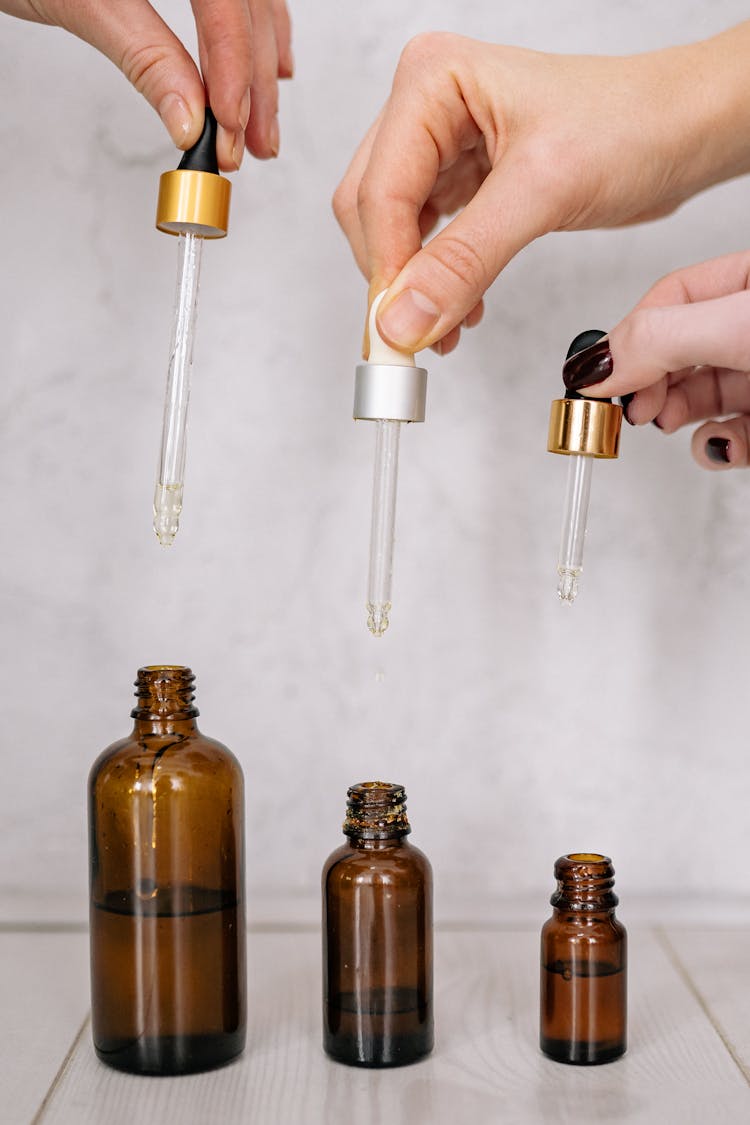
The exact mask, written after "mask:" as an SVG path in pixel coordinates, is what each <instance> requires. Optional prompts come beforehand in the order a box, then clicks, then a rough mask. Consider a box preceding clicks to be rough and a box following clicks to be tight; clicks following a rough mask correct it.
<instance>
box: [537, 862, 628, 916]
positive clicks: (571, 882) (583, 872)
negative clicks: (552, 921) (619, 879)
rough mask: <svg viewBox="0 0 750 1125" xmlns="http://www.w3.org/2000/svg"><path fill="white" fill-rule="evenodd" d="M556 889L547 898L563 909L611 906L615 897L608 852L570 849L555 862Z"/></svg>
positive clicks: (604, 907) (615, 899) (599, 908)
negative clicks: (602, 853) (567, 853)
mask: <svg viewBox="0 0 750 1125" xmlns="http://www.w3.org/2000/svg"><path fill="white" fill-rule="evenodd" d="M555 878H556V879H557V890H556V891H555V892H554V894H553V895H552V897H551V898H550V902H551V903H552V905H553V906H556V907H558V909H562V910H580V911H587V910H588V911H594V910H613V909H614V907H615V906H617V903H618V901H619V900H618V898H617V895H616V894H615V892H614V890H613V888H614V885H615V869H614V866H613V865H612V860H611V859H610V858H609V856H606V855H600V854H599V853H598V852H571V853H570V854H569V855H564V856H561V857H560V859H558V860H557V862H556V864H555Z"/></svg>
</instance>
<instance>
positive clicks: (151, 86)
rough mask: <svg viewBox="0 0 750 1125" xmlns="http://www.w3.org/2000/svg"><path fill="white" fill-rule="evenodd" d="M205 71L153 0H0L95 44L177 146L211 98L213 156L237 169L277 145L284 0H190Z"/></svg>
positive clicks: (191, 134)
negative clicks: (150, 0)
mask: <svg viewBox="0 0 750 1125" xmlns="http://www.w3.org/2000/svg"><path fill="white" fill-rule="evenodd" d="M192 8H193V14H194V16H195V25H196V30H197V34H198V50H199V55H200V65H201V71H202V77H201V73H199V71H198V68H197V66H196V65H195V63H194V62H193V59H192V58H191V56H190V54H189V53H188V51H187V50H186V49H185V47H184V46H183V44H182V43H181V42H180V40H179V39H178V38H177V36H176V35H175V34H174V32H173V31H172V30H171V29H170V28H169V27H168V26H167V24H166V23H165V22H164V20H163V19H162V18H161V16H160V15H159V14H158V12H156V11H155V9H154V8H152V7H151V4H149V3H148V0H117V2H116V3H112V2H104V3H100V2H97V0H0V11H4V12H7V13H8V14H9V15H12V16H18V17H19V18H21V19H26V20H31V21H33V22H36V23H48V24H53V25H55V26H59V27H62V28H65V29H66V30H67V31H70V32H72V33H73V34H74V35H77V36H78V37H79V38H80V39H84V40H86V42H87V43H90V44H91V45H92V46H94V47H97V48H98V49H99V50H100V51H101V52H102V53H103V54H105V55H106V56H107V57H108V58H109V59H111V60H112V62H114V63H115V65H116V66H118V67H119V68H120V70H121V71H122V72H123V74H124V75H125V77H126V78H128V79H129V81H130V82H132V83H133V85H134V86H135V87H136V89H137V90H139V91H140V92H141V93H142V94H143V95H144V97H145V98H146V100H147V101H148V102H149V103H150V104H151V105H152V106H153V108H154V109H155V110H156V112H157V113H158V114H159V116H160V117H161V119H162V121H163V123H164V125H165V127H166V129H167V131H168V133H169V135H170V136H171V138H172V140H173V141H174V143H175V144H176V145H177V147H178V148H181V149H185V148H190V146H191V145H193V144H195V142H196V141H197V140H198V137H199V136H200V134H201V130H202V128H203V113H204V108H205V105H206V102H207V101H208V102H209V103H210V105H211V108H212V109H213V111H214V114H215V115H216V119H217V121H218V123H219V130H218V138H217V146H216V147H217V156H218V160H219V166H220V167H221V168H222V169H224V170H225V171H231V170H233V169H235V168H239V166H240V163H241V161H242V155H243V152H244V149H245V146H246V145H247V148H248V151H249V152H251V153H252V154H253V155H254V156H257V157H260V158H261V159H263V158H267V157H271V156H276V155H277V154H278V151H279V122H278V117H277V111H278V79H279V78H290V77H291V76H292V71H293V67H294V63H293V58H292V49H291V25H290V21H289V13H288V11H287V7H286V3H285V0H192Z"/></svg>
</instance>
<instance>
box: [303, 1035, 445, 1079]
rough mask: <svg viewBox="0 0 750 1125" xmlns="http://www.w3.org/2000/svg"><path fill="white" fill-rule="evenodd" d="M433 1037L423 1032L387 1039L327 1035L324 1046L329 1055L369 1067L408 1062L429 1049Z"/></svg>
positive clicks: (375, 1067)
mask: <svg viewBox="0 0 750 1125" xmlns="http://www.w3.org/2000/svg"><path fill="white" fill-rule="evenodd" d="M432 1046H433V1044H432V1038H431V1037H430V1038H427V1037H426V1036H424V1035H422V1034H413V1035H394V1036H390V1037H389V1038H388V1041H387V1042H383V1041H380V1042H378V1041H373V1040H369V1041H368V1040H367V1039H365V1040H363V1039H361V1038H359V1037H357V1036H355V1035H332V1036H326V1038H325V1040H324V1042H323V1048H324V1050H325V1053H326V1054H327V1055H328V1057H329V1058H331V1059H333V1060H334V1061H335V1062H340V1063H344V1064H345V1065H346V1066H361V1067H369V1068H370V1069H371V1070H372V1069H383V1068H385V1067H395V1066H409V1065H410V1064H411V1063H415V1062H419V1060H420V1059H424V1058H426V1057H427V1055H429V1054H430V1052H431V1051H432Z"/></svg>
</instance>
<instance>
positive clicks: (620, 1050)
mask: <svg viewBox="0 0 750 1125" xmlns="http://www.w3.org/2000/svg"><path fill="white" fill-rule="evenodd" d="M539 1047H540V1049H541V1051H542V1053H543V1054H545V1055H546V1056H547V1058H549V1059H553V1060H554V1061H555V1062H561V1063H569V1064H570V1065H572V1066H598V1065H599V1064H600V1063H608V1062H614V1061H615V1059H619V1058H620V1057H621V1056H622V1055H624V1054H625V1044H624V1043H587V1042H586V1041H585V1040H584V1041H581V1042H576V1041H575V1040H573V1041H571V1040H570V1039H548V1038H547V1037H546V1036H544V1035H543V1036H541V1038H540V1040H539Z"/></svg>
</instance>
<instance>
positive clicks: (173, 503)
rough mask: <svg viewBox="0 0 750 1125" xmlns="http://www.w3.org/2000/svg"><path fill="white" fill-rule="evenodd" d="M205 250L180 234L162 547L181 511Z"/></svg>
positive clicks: (159, 523)
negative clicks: (195, 335) (189, 406)
mask: <svg viewBox="0 0 750 1125" xmlns="http://www.w3.org/2000/svg"><path fill="white" fill-rule="evenodd" d="M202 248H203V239H202V238H200V237H199V236H198V235H197V234H192V233H191V232H190V231H188V232H186V233H185V234H180V236H179V238H178V242H177V292H176V294H175V308H174V323H173V327H172V343H171V346H170V351H169V368H168V370H167V393H166V398H165V400H164V421H163V423H162V433H161V452H160V454H159V472H158V475H157V478H156V488H155V490H154V531H155V532H156V536H157V538H158V540H159V542H160V543H161V544H162V546H163V547H168V546H170V545H171V544H172V543H173V541H174V537H175V535H176V534H177V531H178V528H179V525H180V513H181V511H182V490H183V486H184V480H185V452H186V449H187V414H188V402H189V400H190V373H191V370H192V366H193V336H194V333H195V318H196V313H197V310H198V282H199V279H200V268H201V250H202Z"/></svg>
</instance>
